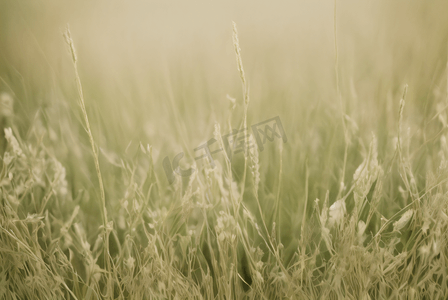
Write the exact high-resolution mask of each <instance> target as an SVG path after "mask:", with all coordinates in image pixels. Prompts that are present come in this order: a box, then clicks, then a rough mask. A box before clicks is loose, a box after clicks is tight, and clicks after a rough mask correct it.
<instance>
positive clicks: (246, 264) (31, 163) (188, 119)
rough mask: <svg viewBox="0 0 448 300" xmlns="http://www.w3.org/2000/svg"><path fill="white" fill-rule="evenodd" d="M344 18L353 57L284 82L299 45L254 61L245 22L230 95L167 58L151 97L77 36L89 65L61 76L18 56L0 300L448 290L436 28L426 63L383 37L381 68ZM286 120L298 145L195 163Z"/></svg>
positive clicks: (5, 100)
mask: <svg viewBox="0 0 448 300" xmlns="http://www.w3.org/2000/svg"><path fill="white" fill-rule="evenodd" d="M422 5H423V4H422ZM440 5H441V4H440ZM442 6H443V5H442ZM392 9H393V8H392ZM400 9H401V8H396V11H401V10H400ZM380 11H381V10H380ZM416 11H417V9H416ZM416 11H411V12H408V13H409V14H413V15H414V16H416V18H417V17H418V16H420V15H419V14H418V13H417V12H416ZM431 12H432V13H433V14H434V15H437V14H436V12H435V11H431V10H430V9H429V8H428V11H427V12H426V13H427V14H430V13H431ZM336 16H337V11H336V10H335V12H334V15H333V17H334V19H333V20H332V22H333V21H334V23H333V25H332V26H333V27H332V28H331V31H330V32H332V35H331V37H332V42H331V43H330V44H329V46H330V49H331V51H334V53H332V54H333V55H334V56H332V58H331V59H328V60H326V59H323V60H320V61H317V60H316V68H318V69H319V68H321V69H319V70H324V71H316V72H317V73H316V74H313V73H312V71H310V73H309V77H307V78H306V79H304V78H303V77H301V76H302V75H300V72H299V71H297V72H298V74H299V75H294V74H291V73H289V71H288V70H287V69H286V68H284V69H283V70H284V72H283V73H282V75H281V77H280V79H281V80H280V79H278V78H277V77H276V76H275V74H278V73H276V71H278V69H277V68H280V67H279V66H281V62H282V60H281V58H278V59H279V62H277V64H276V63H275V61H274V63H273V64H267V65H266V70H265V71H266V72H267V74H264V75H259V74H258V73H257V72H258V71H259V70H258V71H257V70H255V71H254V69H250V68H246V69H245V67H246V66H247V65H245V64H244V63H245V62H246V56H245V52H244V50H245V48H244V39H242V38H241V36H239V35H238V31H237V28H236V25H235V23H234V24H233V39H232V40H230V39H229V40H227V41H228V42H229V43H230V44H231V45H233V49H231V51H232V55H233V57H232V59H233V60H234V56H235V55H236V66H235V62H234V61H233V73H229V74H232V75H229V77H232V78H233V77H234V78H235V80H234V82H233V83H232V84H230V85H229V84H228V82H227V81H226V80H224V79H223V80H222V84H223V85H226V86H230V90H229V91H228V94H227V92H225V93H224V92H222V93H221V91H220V88H219V87H216V89H213V88H212V87H211V85H212V82H216V81H214V79H213V78H210V77H212V75H209V76H210V77H208V75H207V74H208V73H207V74H206V75H204V74H202V73H201V72H205V71H204V70H207V68H206V67H205V66H202V67H201V66H197V65H194V66H195V68H196V69H195V68H193V65H188V64H186V65H182V64H181V66H178V67H177V69H175V70H177V71H179V73H176V74H174V73H173V72H171V71H172V69H171V67H170V66H163V67H160V68H159V67H158V66H156V64H155V63H154V65H153V67H154V72H155V75H147V77H145V80H146V79H148V81H151V82H152V83H151V84H152V85H151V88H152V89H149V90H145V89H144V88H142V87H140V88H137V87H135V86H134V84H142V86H143V84H144V80H143V79H141V78H137V77H138V76H137V77H136V79H135V83H134V82H126V81H125V80H124V79H123V81H117V84H116V86H113V85H107V87H108V88H110V90H109V89H106V88H104V86H102V84H104V83H102V82H101V80H100V79H96V78H95V76H93V75H92V74H91V73H89V71H88V70H90V72H94V70H93V68H90V69H89V66H88V63H85V64H83V56H82V55H80V54H82V53H83V51H82V50H81V51H80V52H79V53H78V52H77V51H76V48H75V45H76V40H77V39H76V38H75V37H72V36H71V34H70V31H69V30H68V29H67V30H66V31H65V40H66V42H67V44H68V47H67V48H68V51H69V55H65V56H64V60H65V61H67V62H68V61H70V63H71V64H70V65H69V66H67V65H64V66H65V67H66V68H67V70H66V69H63V71H61V70H59V71H58V70H55V69H53V68H49V69H51V70H49V71H48V72H49V73H51V75H48V78H49V79H48V82H50V83H49V84H48V85H40V84H42V82H43V81H40V80H38V79H36V78H31V77H26V76H25V79H24V78H21V79H20V77H21V76H18V75H17V74H19V75H20V73H19V71H17V70H15V68H14V67H13V66H12V65H8V64H6V63H5V61H2V64H1V66H2V69H1V70H2V72H3V73H2V77H0V79H1V82H2V83H1V85H0V89H1V90H0V92H1V94H0V129H1V134H0V157H1V161H0V168H1V170H0V299H87V300H89V299H389V298H391V299H443V298H444V297H446V295H448V282H447V280H446V278H447V276H448V274H447V273H448V245H447V243H448V144H447V138H448V135H447V132H446V129H447V128H448V121H447V120H448V113H447V107H448V106H447V104H448V80H447V77H448V67H447V68H445V67H444V65H445V64H446V57H445V56H443V57H442V55H440V56H437V59H435V60H430V59H428V58H426V57H425V58H423V57H424V56H425V55H424V51H423V50H422V49H421V48H419V47H417V46H416V45H417V44H418V45H422V44H423V42H424V41H425V39H424V38H425V35H424V33H425V32H423V33H421V34H418V33H416V36H415V37H414V38H413V39H410V40H411V42H409V41H408V42H403V43H404V44H406V45H411V46H415V47H414V48H412V47H411V46H410V47H409V48H408V51H409V53H411V54H410V56H412V57H414V59H415V61H416V62H419V63H420V64H418V65H415V66H414V67H407V68H406V67H405V63H404V62H402V61H400V60H399V58H396V59H397V60H398V62H397V61H394V63H390V64H389V63H388V62H387V61H388V60H387V58H388V57H389V56H388V55H389V54H390V57H394V56H393V54H391V53H392V52H393V51H392V50H391V53H389V52H388V50H384V49H383V50H382V51H384V53H382V54H383V55H384V57H386V58H385V59H384V60H381V63H380V65H375V64H374V62H375V61H376V60H375V59H374V58H371V59H369V55H373V54H372V53H371V52H369V51H368V50H366V49H364V51H366V52H365V56H362V55H361V56H360V57H361V58H357V57H354V58H353V60H354V61H357V62H359V60H360V61H363V62H365V64H364V65H362V64H360V65H359V66H356V67H353V71H350V70H349V71H347V69H350V68H351V65H350V60H349V59H348V56H347V55H346V53H347V52H346V49H345V48H344V47H341V46H340V45H341V44H343V43H341V42H340V40H338V35H337V32H338V24H339V23H338V19H337V18H336ZM394 17H395V16H394ZM422 19H423V18H422ZM418 20H420V21H418ZM425 20H426V19H425ZM417 21H418V22H423V21H421V19H418V18H417ZM417 21H416V22H417ZM445 23H446V22H445ZM445 23H443V24H445ZM388 24H389V23H388ZM419 24H422V23H419ZM445 25H446V24H445ZM428 26H429V27H430V25H428ZM394 28H395V27H394ZM443 28H444V29H448V25H447V26H445V27H443ZM366 30H367V29H366ZM397 30H398V29H397ZM72 31H73V32H75V31H74V30H72ZM398 31H399V32H402V31H400V30H398ZM447 32H448V31H447ZM74 35H75V36H76V34H74ZM440 36H443V34H441V35H438V37H440ZM387 38H390V36H387V35H386V37H384V39H386V40H387V42H385V44H387V45H390V44H388V43H389V41H390V40H391V39H389V40H388V39H387ZM343 41H345V40H344V39H343ZM0 42H1V41H0ZM61 43H63V39H62V37H61ZM232 43H233V44H232ZM408 43H409V44H408ZM443 45H445V46H446V44H444V43H443V42H440V43H437V44H433V45H431V47H430V46H428V48H427V49H426V50H427V51H429V52H431V53H442V52H443V51H442V50H441V49H444V48H443V47H445V46H443ZM303 47H305V46H303ZM391 47H392V46H391ZM396 47H398V48H399V49H402V48H400V47H399V46H396ZM80 49H82V48H80ZM80 49H78V50H80ZM385 49H387V48H385ZM394 49H395V48H394ZM409 49H411V50H409ZM412 49H414V50H412ZM111 51H113V50H111ZM202 51H205V50H204V49H202ZM266 51H268V50H266ZM272 51H274V52H273V53H274V54H275V53H276V52H275V51H276V50H275V49H274V50H272ZM84 53H86V52H84ZM385 53H388V54H385ZM289 54H291V57H292V55H293V54H292V51H291V52H289V51H286V50H285V55H289ZM185 55H187V54H185ZM315 55H318V54H315ZM274 56H275V55H274ZM323 57H325V56H323ZM390 57H389V58H390ZM243 58H244V59H243ZM50 60H51V59H50ZM203 60H204V61H207V58H206V57H204V58H203ZM378 61H379V60H378ZM441 61H443V63H441ZM243 62H244V63H243ZM423 62H426V63H427V64H428V65H429V66H431V67H433V69H432V71H433V72H431V73H430V74H431V76H428V72H429V71H428V70H427V69H425V66H426V65H425V64H423ZM46 63H48V64H49V65H51V62H49V61H47V62H46ZM204 64H206V63H204ZM301 64H302V63H301ZM369 64H371V65H369ZM303 65H304V63H303V64H302V66H303ZM5 66H6V67H5ZM250 66H251V67H252V68H254V64H250ZM400 67H403V68H400ZM84 68H85V70H84V71H83V69H84ZM395 68H396V69H395ZM136 69H137V70H139V69H138V67H137V65H136ZM384 69H388V70H392V71H393V74H389V75H385V73H384ZM218 70H219V68H218ZM220 70H223V69H220ZM248 70H249V71H248ZM136 72H137V73H138V72H139V71H136ZM269 72H272V74H270V73H269ZM352 73H353V74H358V76H359V77H358V80H355V79H353V78H354V77H353V76H352ZM363 74H364V75H363ZM365 74H368V76H369V78H368V80H365V79H362V78H363V76H365ZM415 74H419V75H418V76H417V75H415ZM61 75H63V76H61ZM226 75H227V73H226ZM320 75H323V76H321V77H319V76H320ZM105 76H106V75H105ZM251 76H254V77H255V78H254V79H253V80H251ZM256 76H261V77H256ZM263 76H266V77H263ZM294 76H298V77H294ZM326 76H327V77H326ZM383 76H389V77H387V78H385V79H384V77H383ZM419 76H420V77H419ZM62 77H68V79H64V78H62ZM18 78H19V79H18ZM107 78H110V77H107ZM161 78H162V79H161ZM260 78H261V79H260ZM315 78H319V80H315ZM149 79H151V80H149ZM237 79H238V80H239V81H240V82H238V81H237ZM27 80H29V82H27ZM277 80H278V81H277ZM384 80H385V81H386V83H384ZM36 83H39V84H36ZM162 83H163V84H162ZM305 83H306V85H305ZM308 83H309V84H308ZM201 84H202V85H203V86H201ZM240 84H241V88H240ZM295 84H297V85H298V86H299V87H300V88H298V89H296V88H295ZM311 84H313V85H311ZM358 85H359V86H358ZM160 86H162V87H160ZM157 87H159V88H158V89H157ZM322 87H325V88H324V89H322ZM218 91H219V92H218ZM237 92H239V93H240V95H241V96H235V95H238V94H237ZM215 93H216V94H215ZM218 94H219V95H220V98H219V99H220V100H219V101H220V102H219V101H215V100H210V101H209V102H205V101H202V100H199V99H204V98H205V99H208V97H210V98H213V97H214V96H216V95H218ZM221 94H222V95H221ZM146 96H147V97H149V98H148V99H150V100H148V102H145V101H146V100H145V101H144V100H143V99H142V97H146ZM45 97H48V98H49V99H51V100H48V101H44V100H42V98H45ZM196 97H197V98H196ZM307 97H309V98H310V99H317V100H315V101H308V102H307V101H305V102H304V101H303V100H302V99H305V98H307ZM273 99H276V100H275V101H274V100H273ZM296 99H298V100H297V101H296ZM213 101H215V102H216V103H215V102H213ZM218 102H219V103H218ZM140 110H141V111H140ZM146 112H147V113H148V115H146V114H145V113H146ZM167 116H168V117H167ZM275 116H279V119H280V120H281V122H282V125H283V128H284V131H285V134H286V135H287V137H288V138H287V141H286V139H285V140H282V139H281V138H278V136H277V138H274V139H273V141H270V140H267V141H266V143H265V144H264V148H263V151H261V149H260V148H258V147H257V146H256V143H255V141H254V137H253V135H249V136H244V135H241V136H242V138H241V139H240V142H245V143H246V144H249V145H253V146H254V147H250V148H249V147H246V148H244V149H243V150H242V151H241V152H240V153H238V154H236V153H235V154H233V155H230V154H229V153H228V152H227V151H222V152H220V153H219V154H214V155H213V158H214V161H213V164H212V163H211V161H209V160H207V159H206V158H205V159H202V160H195V159H194V158H195V157H197V156H199V155H200V154H199V153H197V152H196V151H194V150H193V149H194V148H196V147H198V145H200V144H203V143H205V142H207V141H208V140H210V139H211V138H212V137H213V138H214V139H215V143H214V144H213V150H216V149H218V148H223V149H224V148H226V145H225V140H224V136H225V135H226V134H228V133H230V132H232V130H238V129H240V130H241V129H244V128H249V130H248V131H247V133H251V132H252V131H251V130H252V129H251V125H253V124H255V123H259V122H262V121H264V120H266V119H270V118H273V117H275ZM204 131H205V132H204ZM241 136H240V137H241ZM177 150H178V151H177ZM182 151H183V152H184V154H185V156H184V157H183V158H182V160H180V168H181V169H183V170H186V169H188V168H190V167H191V168H193V169H195V172H193V173H192V174H191V176H189V177H187V176H185V177H181V176H178V174H177V173H176V172H174V173H173V175H172V176H174V182H173V183H172V184H170V182H169V181H170V180H169V178H167V174H166V173H165V171H166V169H164V167H163V164H164V158H165V157H168V161H170V162H172V161H173V157H174V156H175V155H176V152H182Z"/></svg>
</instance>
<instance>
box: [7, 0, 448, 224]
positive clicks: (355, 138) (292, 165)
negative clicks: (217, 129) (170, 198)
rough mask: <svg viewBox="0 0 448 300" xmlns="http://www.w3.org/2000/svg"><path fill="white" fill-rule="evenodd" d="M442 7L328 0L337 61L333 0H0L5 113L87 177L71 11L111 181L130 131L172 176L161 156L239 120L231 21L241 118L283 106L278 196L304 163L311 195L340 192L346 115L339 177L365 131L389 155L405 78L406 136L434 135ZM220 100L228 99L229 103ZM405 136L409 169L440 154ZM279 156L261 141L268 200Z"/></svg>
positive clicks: (132, 140)
mask: <svg viewBox="0 0 448 300" xmlns="http://www.w3.org/2000/svg"><path fill="white" fill-rule="evenodd" d="M447 11H448V2H446V1H442V0H440V1H413V2H411V1H404V0H401V1H398V0H397V1H386V0H384V1H362V2H361V1H338V2H337V10H336V20H337V21H336V24H337V30H336V33H337V47H338V65H337V68H336V63H335V62H336V60H335V42H334V39H335V35H334V33H335V28H334V18H335V15H334V12H335V10H334V2H333V1H321V0H319V1H286V0H284V1H213V2H210V1H197V0H196V1H126V2H124V1H116V0H107V1H105V0H98V1H72V2H67V1H56V0H54V1H53V0H48V1H26V0H19V1H12V0H2V1H1V2H0V77H1V80H0V91H1V92H6V93H9V94H10V95H12V97H13V98H14V117H13V119H14V120H13V124H14V128H15V130H16V131H17V132H18V133H20V136H22V138H26V137H32V136H36V137H37V136H38V134H35V133H36V131H38V129H39V126H40V127H42V128H45V129H46V130H47V131H48V132H49V134H47V135H46V136H45V139H47V140H48V141H47V143H50V144H53V145H54V148H53V149H54V150H52V151H53V152H54V155H55V156H56V157H57V158H58V159H59V160H60V161H62V162H63V164H64V167H66V168H67V177H68V178H69V188H70V189H72V190H73V191H74V193H75V191H77V190H78V189H79V188H81V187H85V186H90V187H91V188H93V187H94V186H95V183H94V182H95V180H96V178H95V171H94V167H93V163H92V160H91V154H90V152H89V151H90V150H89V144H88V140H87V136H86V134H85V133H84V131H83V128H82V119H81V115H80V109H79V107H78V105H77V99H78V96H77V92H76V85H75V77H74V70H73V65H72V62H71V56H70V54H69V51H68V47H67V45H66V44H65V41H64V38H63V36H62V34H63V32H64V30H65V27H66V25H67V24H70V29H71V34H72V37H73V40H74V43H75V46H76V48H77V52H78V64H79V70H80V77H81V80H82V83H83V86H84V91H85V98H86V105H87V111H88V113H89V118H90V120H91V124H92V130H93V135H94V137H95V140H96V142H97V144H98V145H99V147H100V148H101V149H102V150H103V151H102V152H101V153H102V156H101V160H102V168H103V170H104V171H105V174H106V175H105V177H106V179H105V180H106V186H107V187H108V188H107V192H108V193H112V191H113V190H114V189H118V187H117V186H116V185H114V183H115V182H116V181H119V180H120V179H117V178H115V177H114V174H115V173H114V172H115V171H114V170H115V169H114V168H115V166H114V163H115V164H118V165H119V159H118V158H122V157H129V158H132V157H133V156H134V155H135V153H136V151H137V150H136V149H137V146H138V144H139V142H141V143H142V144H143V145H146V144H149V145H151V146H152V147H153V156H154V160H155V164H156V172H157V173H158V174H159V178H160V181H161V182H163V184H164V185H166V186H168V183H167V181H166V178H165V177H164V173H163V169H162V166H161V161H162V159H163V157H165V156H169V157H170V159H172V158H173V157H174V155H176V154H177V153H179V152H181V151H185V152H186V153H187V157H186V158H184V159H183V161H184V162H186V163H192V162H193V159H192V155H194V153H193V152H192V150H193V149H194V148H196V147H197V146H198V145H200V144H201V143H203V142H205V141H207V140H208V139H210V138H211V137H213V130H214V124H215V122H218V123H219V124H221V132H222V133H223V134H224V133H227V132H229V131H230V129H231V128H230V127H233V128H236V127H238V126H239V124H240V122H241V120H242V116H243V105H242V101H243V100H242V88H241V82H240V78H239V74H238V70H237V65H236V61H235V53H234V49H233V44H232V20H233V21H235V22H236V24H237V27H238V33H239V40H240V46H241V49H242V59H243V64H244V68H245V71H246V77H247V80H248V82H249V86H250V99H251V100H250V104H249V111H248V123H249V124H254V123H258V122H261V121H264V120H266V119H268V118H272V117H274V116H280V119H281V121H282V123H283V127H284V129H285V132H286V134H287V136H288V143H287V144H285V146H284V147H285V148H284V152H283V165H284V168H283V182H282V188H281V195H282V201H283V202H284V203H285V207H290V208H291V207H292V208H293V209H292V211H296V212H297V216H301V214H300V213H299V212H300V210H301V209H302V207H303V203H304V201H303V200H304V197H305V196H304V194H305V192H304V190H305V172H306V170H305V168H306V165H307V164H308V168H309V173H310V178H309V194H308V196H309V199H311V200H312V199H315V198H316V197H319V198H321V199H322V198H324V197H325V194H326V191H327V190H328V191H330V196H331V197H333V198H334V197H335V196H336V194H337V193H338V190H339V187H340V180H341V178H340V177H341V168H342V165H343V160H344V149H345V142H344V132H343V126H342V118H345V119H346V122H347V128H348V132H349V135H348V141H349V146H348V158H347V171H346V176H345V178H344V179H343V181H344V182H345V185H350V182H351V180H352V174H353V172H354V171H355V169H356V168H357V167H358V166H359V164H360V163H361V162H362V160H363V157H364V156H365V153H366V149H368V144H369V142H370V140H371V137H372V133H373V134H375V135H376V136H377V138H378V154H379V157H378V159H379V161H380V162H384V161H387V160H388V159H390V157H391V155H392V154H393V150H394V148H393V147H394V144H393V139H394V137H396V136H397V126H398V105H399V99H400V97H401V95H402V92H403V87H404V84H406V83H407V84H408V85H409V92H408V97H407V102H406V107H405V115H404V120H405V124H406V126H405V127H406V128H405V129H407V128H408V127H409V136H412V137H415V138H416V139H414V140H413V141H414V142H413V143H416V144H417V146H418V145H427V146H428V145H430V143H431V139H430V136H431V135H432V134H436V133H437V132H439V130H440V127H438V126H439V125H437V124H438V123H437V124H435V123H436V122H434V121H432V123H430V122H428V121H429V120H430V119H431V118H432V117H433V116H434V115H435V114H436V113H437V112H438V111H440V109H441V107H444V106H445V105H446V104H448V102H447V98H446V91H447V84H446V82H447V79H446V62H447V53H448V52H447V42H448V19H447V18H446V13H447ZM335 70H337V72H338V76H339V86H340V92H341V96H342V97H341V99H342V100H341V101H340V100H339V99H338V96H337V88H336V73H335V72H336V71H335ZM229 97H230V98H235V99H236V103H237V105H236V108H235V111H234V112H233V114H232V115H230V110H231V109H230V107H231V104H232V103H231V101H230V100H229V99H228V98H229ZM437 105H439V106H437ZM342 113H344V115H343V114H342ZM229 117H230V118H231V125H230V126H229V125H228V124H227V119H228V118H229ZM428 124H429V125H428ZM80 141H82V142H80ZM415 149H417V151H416V153H415V156H414V158H416V160H415V165H413V168H414V171H415V173H416V176H417V181H418V179H419V178H422V176H424V175H425V172H426V170H427V169H426V168H435V167H436V166H435V165H431V164H432V162H428V160H427V159H426V157H427V155H428V152H430V151H432V150H431V147H429V146H428V147H419V146H418V147H416V148H415ZM216 156H217V157H220V158H217V160H219V159H221V162H223V160H222V159H223V157H222V155H216ZM279 161H280V156H279V150H278V148H276V147H273V146H272V147H270V148H268V149H266V150H265V151H264V152H263V153H260V164H261V167H260V171H261V173H262V185H263V189H262V193H264V196H265V197H264V199H269V197H270V196H272V195H275V194H276V193H277V190H276V189H277V188H276V186H277V184H278V178H277V177H278V176H277V174H278V169H279ZM64 162H65V163H64ZM393 180H399V179H398V175H397V176H394V177H393V178H392V179H391V181H393ZM92 182H93V183H92ZM418 183H419V184H423V185H424V181H418ZM391 184H392V183H391ZM386 190H387V189H386ZM120 193H121V191H120ZM387 193H389V192H387ZM396 195H397V191H396V190H394V191H392V190H391V191H390V193H389V194H387V196H388V197H390V198H391V199H395V198H396V197H397V196H396ZM331 197H330V198H331ZM331 199H332V198H331ZM333 200H334V199H333ZM263 201H264V202H263V203H264V204H265V205H267V206H269V200H263ZM397 209H398V208H397ZM291 218H292V219H293V218H294V216H291ZM299 219H300V218H299ZM291 222H292V221H291ZM294 222H295V221H294Z"/></svg>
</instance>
